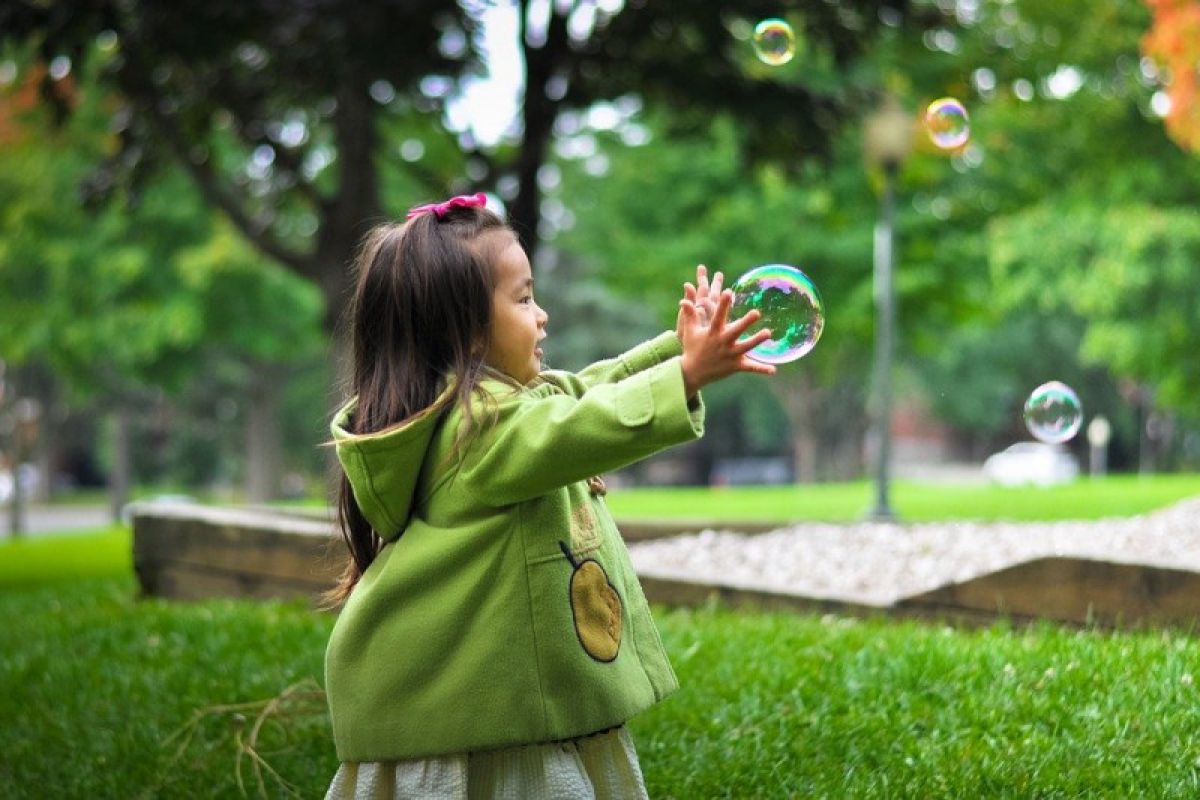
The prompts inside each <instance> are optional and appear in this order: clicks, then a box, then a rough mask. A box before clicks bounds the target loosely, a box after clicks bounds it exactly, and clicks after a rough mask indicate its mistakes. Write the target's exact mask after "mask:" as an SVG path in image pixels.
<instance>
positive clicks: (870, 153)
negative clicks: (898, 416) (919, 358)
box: [863, 95, 913, 522]
mask: <svg viewBox="0 0 1200 800" xmlns="http://www.w3.org/2000/svg"><path fill="white" fill-rule="evenodd" d="M863 133H864V146H865V155H866V159H867V162H868V164H871V165H873V166H878V167H880V168H881V169H882V170H883V194H882V195H881V197H880V199H879V221H878V222H877V223H876V225H875V363H874V374H873V376H872V381H871V384H872V392H871V399H870V404H869V406H870V409H871V427H872V428H873V433H872V437H873V438H874V443H875V459H876V461H875V505H874V506H873V507H872V508H871V510H870V511H868V512H867V518H868V519H870V520H872V521H876V522H894V521H895V520H896V514H895V512H894V511H893V510H892V507H891V503H890V501H889V498H888V489H889V487H888V482H889V471H890V468H891V455H892V430H891V420H892V347H893V341H892V339H893V332H894V329H895V326H896V290H895V286H894V284H893V280H892V273H893V271H894V269H895V248H894V246H893V240H894V230H895V214H896V175H897V173H898V172H899V171H900V166H901V165H902V164H903V163H904V159H906V158H907V157H908V154H909V152H910V151H911V150H912V133H913V122H912V117H910V116H909V115H908V114H907V113H905V111H904V109H903V108H902V107H901V105H900V103H899V101H898V100H896V98H895V97H893V96H891V95H888V96H887V97H886V98H885V99H884V102H883V104H882V105H880V107H879V108H878V109H877V110H876V111H874V112H873V113H872V114H870V115H869V116H868V117H867V119H866V120H865V126H864V131H863Z"/></svg>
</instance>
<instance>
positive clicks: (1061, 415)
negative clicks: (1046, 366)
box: [1025, 381, 1083, 444]
mask: <svg viewBox="0 0 1200 800" xmlns="http://www.w3.org/2000/svg"><path fill="white" fill-rule="evenodd" d="M1082 424H1083V405H1082V404H1081V403H1080V402H1079V395H1077V394H1075V390H1074V389H1072V388H1071V387H1070V386H1067V385H1066V384H1065V383H1062V382H1060V381H1050V382H1049V383H1043V384H1042V385H1041V386H1039V387H1037V388H1036V389H1034V390H1033V393H1032V394H1031V395H1029V399H1028V400H1026V401H1025V425H1026V427H1028V428H1029V432H1030V433H1032V434H1033V435H1034V437H1035V438H1037V439H1038V440H1040V441H1043V442H1048V443H1050V444H1061V443H1062V442H1065V441H1067V440H1068V439H1070V438H1071V437H1073V436H1074V435H1075V434H1077V433H1079V426H1080V425H1082Z"/></svg>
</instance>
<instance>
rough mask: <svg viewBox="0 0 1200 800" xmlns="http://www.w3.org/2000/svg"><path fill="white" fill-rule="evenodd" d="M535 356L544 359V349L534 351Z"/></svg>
mask: <svg viewBox="0 0 1200 800" xmlns="http://www.w3.org/2000/svg"><path fill="white" fill-rule="evenodd" d="M533 354H534V355H535V356H537V357H538V358H541V357H542V348H540V347H539V348H537V349H536V350H534V351H533Z"/></svg>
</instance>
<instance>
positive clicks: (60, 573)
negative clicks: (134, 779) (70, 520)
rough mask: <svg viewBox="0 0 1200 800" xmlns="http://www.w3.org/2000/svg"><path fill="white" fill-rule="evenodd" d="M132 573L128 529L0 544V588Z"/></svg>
mask: <svg viewBox="0 0 1200 800" xmlns="http://www.w3.org/2000/svg"><path fill="white" fill-rule="evenodd" d="M132 570H133V550H132V540H131V537H130V534H129V529H128V528H126V527H124V526H120V525H117V526H113V527H110V528H103V529H100V530H94V531H82V532H80V533H72V534H55V535H53V536H40V535H39V536H27V537H25V538H22V539H18V540H15V541H12V540H8V541H0V588H5V587H15V586H34V585H38V584H42V583H47V582H52V581H71V580H79V579H83V578H95V577H106V576H113V575H128V574H131V572H132Z"/></svg>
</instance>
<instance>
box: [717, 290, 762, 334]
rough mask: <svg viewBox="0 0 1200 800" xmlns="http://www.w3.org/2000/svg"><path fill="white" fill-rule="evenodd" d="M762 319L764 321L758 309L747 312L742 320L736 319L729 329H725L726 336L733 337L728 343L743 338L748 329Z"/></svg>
mask: <svg viewBox="0 0 1200 800" xmlns="http://www.w3.org/2000/svg"><path fill="white" fill-rule="evenodd" d="M730 294H732V292H731V293H730ZM760 319H762V312H761V311H759V310H758V309H757V308H752V309H750V310H749V311H747V312H746V316H744V317H741V318H740V319H735V320H734V321H733V322H731V323H729V327H728V328H726V329H725V332H726V334H728V335H729V336H730V337H731V338H730V339H729V340H728V341H733V340H734V339H736V338H738V337H739V336H741V335H742V334H743V333H745V332H746V329H747V328H749V327H750V326H751V325H753V324H754V323H756V322H758V321H759V320H760Z"/></svg>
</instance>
